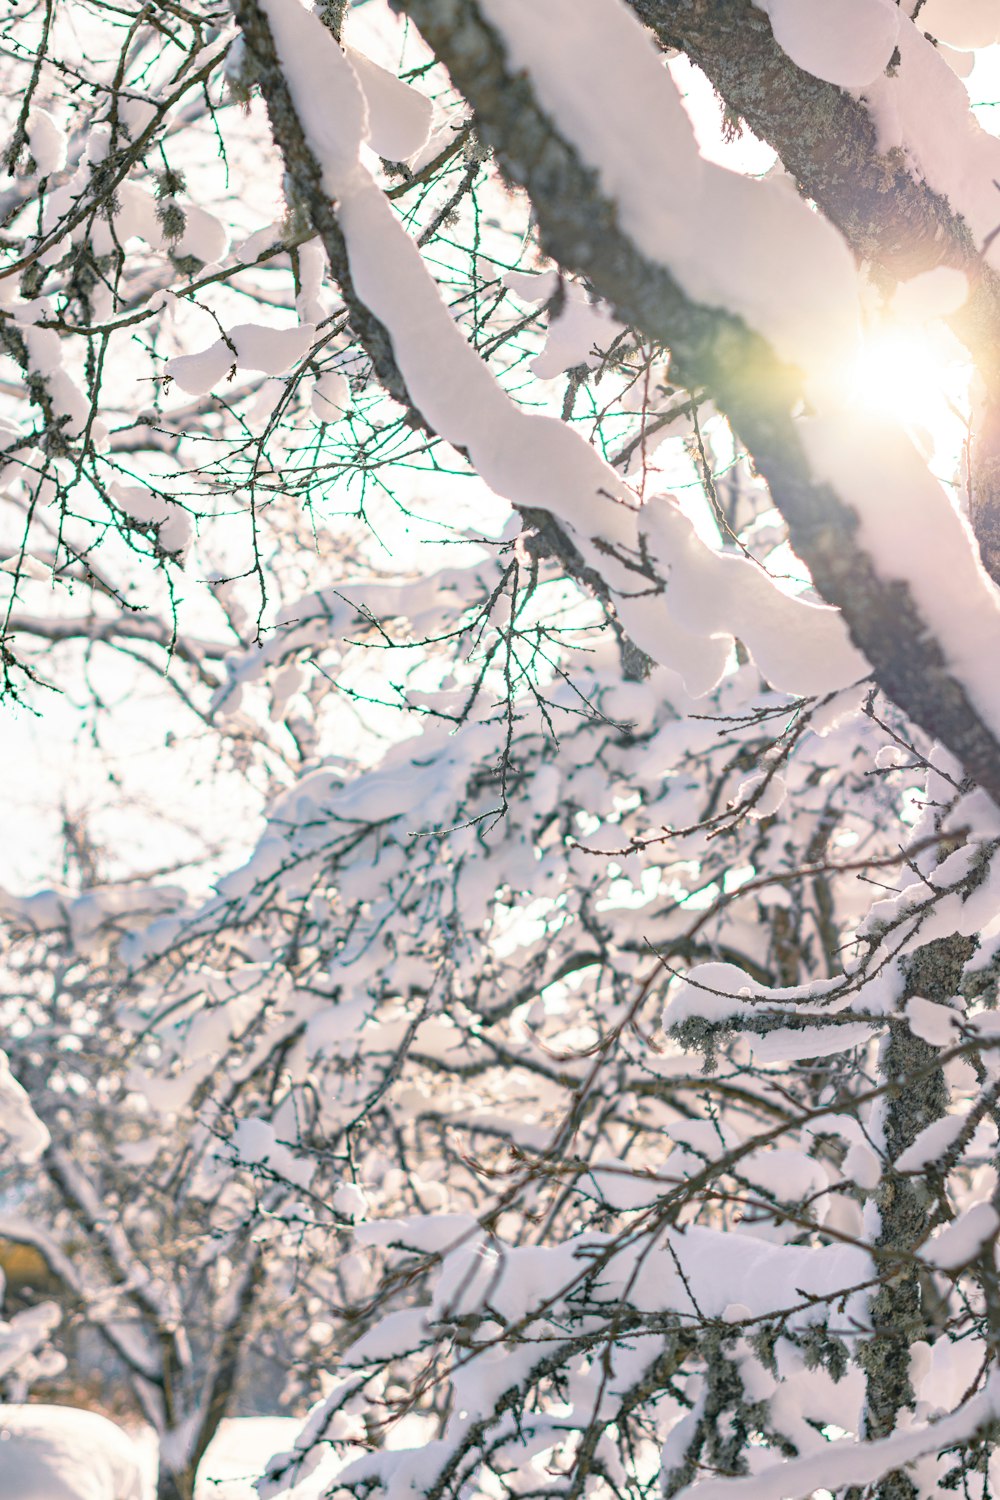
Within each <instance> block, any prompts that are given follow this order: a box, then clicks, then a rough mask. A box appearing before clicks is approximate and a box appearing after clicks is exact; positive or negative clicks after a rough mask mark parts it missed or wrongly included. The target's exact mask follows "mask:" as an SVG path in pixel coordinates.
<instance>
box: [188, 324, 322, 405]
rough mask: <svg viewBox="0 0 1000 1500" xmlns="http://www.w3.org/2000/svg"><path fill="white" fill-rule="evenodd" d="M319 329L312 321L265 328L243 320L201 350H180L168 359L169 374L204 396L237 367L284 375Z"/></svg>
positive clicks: (190, 391) (191, 393) (191, 394)
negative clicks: (185, 351) (292, 325)
mask: <svg viewBox="0 0 1000 1500" xmlns="http://www.w3.org/2000/svg"><path fill="white" fill-rule="evenodd" d="M315 332H316V330H315V328H314V327H313V325H312V324H311V323H302V324H300V325H299V326H298V327H297V328H264V327H262V326H261V325H260V324H259V323H239V324H237V325H236V327H235V328H230V330H229V332H228V334H227V336H226V338H224V339H216V341H215V343H214V344H210V345H209V346H208V348H207V349H202V350H201V352H200V353H199V354H179V355H177V357H176V358H175V359H171V360H168V361H167V374H168V375H169V376H170V377H171V379H172V380H175V381H176V382H177V384H178V385H179V386H180V388H181V390H182V391H186V392H187V394H188V395H189V396H204V395H205V394H206V393H207V392H208V391H210V390H212V389H213V387H214V386H217V385H219V384H220V383H221V382H222V381H223V380H225V379H228V378H229V376H230V373H231V372H232V370H234V369H240V370H259V371H261V373H262V374H264V375H283V374H284V373H285V371H286V370H290V369H291V367H292V365H294V364H295V363H296V362H297V361H298V360H300V359H301V358H302V357H303V355H304V354H305V353H306V351H307V350H308V348H309V346H310V344H311V343H312V339H313V335H314V334H315Z"/></svg>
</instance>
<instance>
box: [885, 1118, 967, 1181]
mask: <svg viewBox="0 0 1000 1500" xmlns="http://www.w3.org/2000/svg"><path fill="white" fill-rule="evenodd" d="M965 1121H966V1116H965V1115H964V1114H960V1115H945V1116H944V1118H943V1119H940V1120H933V1121H932V1122H931V1124H930V1125H928V1126H927V1127H926V1128H925V1129H924V1130H921V1132H920V1134H919V1135H918V1136H917V1137H916V1139H915V1140H914V1141H913V1142H912V1143H911V1144H910V1145H909V1146H907V1148H906V1150H905V1151H904V1152H902V1153H901V1155H899V1156H897V1158H896V1171H897V1172H923V1171H925V1170H926V1168H927V1167H929V1166H931V1165H932V1163H934V1162H936V1161H940V1160H941V1158H942V1157H943V1156H944V1155H945V1153H946V1152H947V1151H948V1149H949V1148H950V1147H951V1146H952V1145H953V1144H954V1142H955V1141H956V1140H957V1139H958V1137H959V1136H960V1135H961V1133H962V1130H963V1127H964V1126H965Z"/></svg>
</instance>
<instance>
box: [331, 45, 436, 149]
mask: <svg viewBox="0 0 1000 1500" xmlns="http://www.w3.org/2000/svg"><path fill="white" fill-rule="evenodd" d="M347 50H348V56H349V57H350V59H351V63H352V65H353V67H354V70H355V72H356V73H357V75H358V78H359V80H360V83H361V87H362V89H363V90H364V95H365V100H366V101H367V104H368V144H369V145H370V146H371V148H372V150H373V151H375V152H377V153H378V155H379V156H381V157H384V158H385V160H386V161H406V160H407V158H408V157H411V156H415V155H416V153H417V152H418V151H419V150H420V149H421V147H422V146H423V145H425V143H426V141H427V137H428V136H429V135H430V129H431V115H432V113H433V108H432V105H431V101H430V100H429V99H428V98H426V97H425V96H424V95H423V94H421V93H420V92H419V90H417V89H415V88H411V86H410V85H409V84H408V83H404V82H403V80H402V79H401V78H397V77H396V75H395V73H390V72H389V70H388V69H387V68H383V67H380V66H379V64H378V63H377V62H372V60H371V58H370V57H366V56H365V54H364V53H363V52H358V51H357V50H356V49H355V48H354V47H349V48H348V49H347Z"/></svg>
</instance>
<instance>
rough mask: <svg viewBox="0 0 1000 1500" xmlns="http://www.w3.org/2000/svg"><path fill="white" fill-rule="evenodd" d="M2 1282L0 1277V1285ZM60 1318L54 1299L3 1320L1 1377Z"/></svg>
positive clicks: (31, 1350) (32, 1349) (0, 1485)
mask: <svg viewBox="0 0 1000 1500" xmlns="http://www.w3.org/2000/svg"><path fill="white" fill-rule="evenodd" d="M2 1285H3V1283H2V1279H0V1288H2ZM61 1318H62V1313H61V1312H60V1310H59V1308H58V1307H57V1306H56V1304H55V1303H54V1302H39V1303H38V1304H37V1305H36V1306H35V1307H26V1308H24V1310H23V1311H22V1312H17V1313H15V1314H14V1316H13V1317H12V1318H11V1320H10V1322H9V1323H5V1322H2V1321H0V1380H3V1379H6V1377H7V1376H8V1375H9V1374H10V1373H11V1372H12V1371H16V1370H17V1367H18V1365H19V1364H20V1363H21V1361H22V1360H23V1359H25V1358H26V1357H27V1356H29V1355H32V1354H34V1353H35V1352H36V1350H37V1349H38V1348H39V1345H41V1344H43V1343H44V1342H45V1340H46V1339H47V1338H48V1337H49V1335H50V1334H51V1333H52V1332H53V1331H54V1330H55V1329H56V1328H57V1327H58V1325H59V1322H60V1320H61ZM53 1352H54V1351H53ZM58 1358H60V1359H61V1356H58ZM0 1469H2V1465H0ZM3 1493H4V1490H3V1475H2V1472H0V1500H3Z"/></svg>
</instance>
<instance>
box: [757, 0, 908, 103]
mask: <svg viewBox="0 0 1000 1500" xmlns="http://www.w3.org/2000/svg"><path fill="white" fill-rule="evenodd" d="M754 4H755V5H758V6H759V7H760V9H761V10H764V11H766V12H767V14H768V16H769V18H770V21H771V29H772V30H773V32H774V39H775V41H776V42H777V43H778V46H779V47H780V48H781V49H782V51H783V52H786V53H787V54H788V56H789V57H790V58H791V59H792V62H793V63H794V64H795V66H796V67H798V68H802V70H803V71H804V72H806V73H811V74H812V75H813V77H815V78H823V79H825V80H826V82H827V83H835V84H837V85H838V87H839V88H844V89H848V88H862V87H864V85H865V84H866V83H871V81H872V79H873V78H877V77H878V75H879V74H880V73H882V72H884V71H885V68H886V66H887V65H888V62H889V59H890V58H891V57H892V53H893V49H894V48H895V46H896V38H897V36H898V35H899V10H898V9H897V7H896V6H895V5H894V4H893V3H892V0H754Z"/></svg>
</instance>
